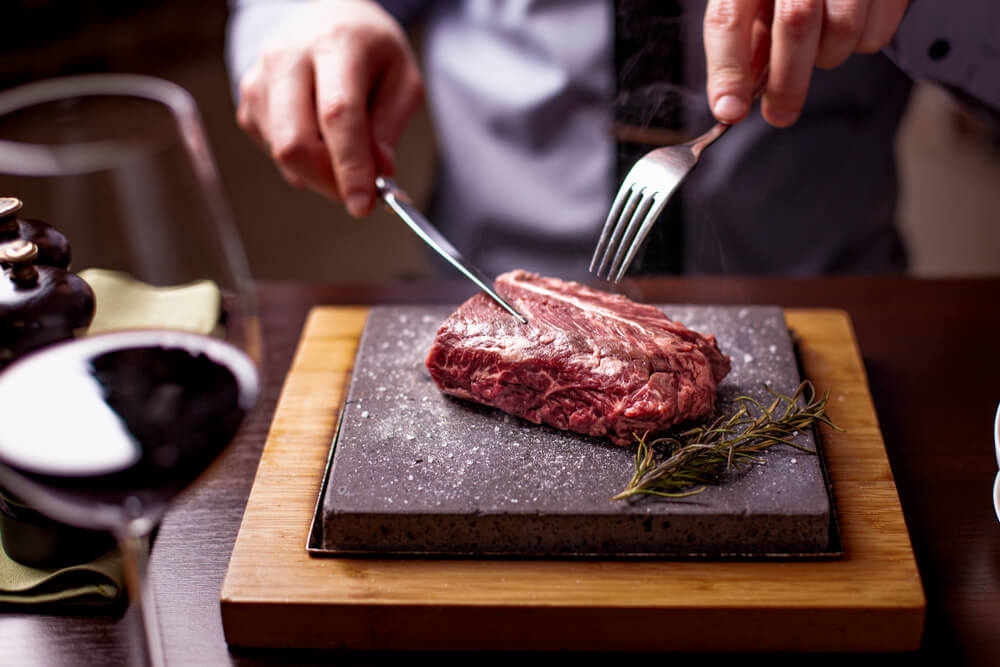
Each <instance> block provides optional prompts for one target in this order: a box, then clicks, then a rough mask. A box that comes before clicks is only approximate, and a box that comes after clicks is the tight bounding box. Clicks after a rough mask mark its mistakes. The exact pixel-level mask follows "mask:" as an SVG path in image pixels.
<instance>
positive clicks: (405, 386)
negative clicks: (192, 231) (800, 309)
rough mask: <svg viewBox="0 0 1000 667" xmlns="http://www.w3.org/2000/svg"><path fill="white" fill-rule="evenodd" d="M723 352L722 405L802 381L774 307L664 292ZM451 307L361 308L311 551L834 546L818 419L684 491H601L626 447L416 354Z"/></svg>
mask: <svg viewBox="0 0 1000 667" xmlns="http://www.w3.org/2000/svg"><path fill="white" fill-rule="evenodd" d="M660 307H661V308H662V309H663V311H664V312H665V313H666V314H667V315H668V316H669V317H671V318H672V319H674V320H677V321H680V322H682V323H684V324H685V325H686V326H688V327H689V328H692V329H695V330H697V331H701V332H705V333H714V334H715V335H716V338H717V339H718V342H719V346H720V348H721V349H722V351H723V352H724V353H726V354H728V355H730V356H731V357H732V361H733V364H732V371H731V373H730V374H729V375H728V376H727V377H726V378H725V379H724V380H723V382H722V383H721V385H720V387H719V399H718V403H717V407H718V409H719V410H720V411H721V412H722V413H725V414H731V413H732V412H733V411H734V410H735V407H736V404H735V402H734V399H735V397H737V396H740V395H747V396H752V397H755V398H757V399H758V400H760V401H761V402H763V403H766V404H769V403H770V402H771V400H772V399H773V397H772V396H771V395H770V394H769V393H768V391H767V387H768V386H770V387H771V388H773V389H774V390H776V391H778V392H781V393H783V394H786V395H790V394H792V393H793V392H794V391H795V390H796V388H797V387H798V386H799V383H800V381H801V377H800V372H799V366H798V363H797V360H796V356H795V349H794V346H793V342H792V337H791V335H790V333H789V331H788V329H787V327H786V325H785V321H784V317H783V314H782V311H781V309H780V308H778V307H772V306H753V307H744V306H689V305H664V306H660ZM452 310H453V308H450V307H434V306H379V307H375V308H373V309H372V310H371V311H370V314H369V316H368V321H367V324H366V326H365V330H364V333H363V334H362V337H361V341H360V344H359V348H358V353H357V357H356V360H355V366H354V372H353V375H352V379H351V383H350V387H349V389H348V395H347V399H346V401H345V404H344V408H343V412H342V414H341V418H340V425H339V428H338V433H337V435H336V437H335V439H334V443H333V447H332V448H331V456H330V461H329V463H328V466H327V470H326V475H325V478H324V483H323V485H322V489H321V492H320V497H319V499H318V501H317V505H316V513H315V516H314V519H313V526H312V531H311V535H310V539H309V545H308V546H309V551H310V553H313V554H315V555H348V554H349V555H359V554H371V555H382V556H384V555H392V554H398V555H438V556H440V555H447V556H477V557H481V556H522V557H551V556H558V557H571V556H572V557H576V556H592V557H606V556H615V557H634V556H654V557H691V556H695V557H704V556H708V557H774V556H779V557H780V556H794V557H817V556H818V557H834V556H837V555H838V554H839V548H840V547H839V539H838V537H837V533H836V521H835V520H834V517H833V512H832V507H833V504H832V502H831V497H830V489H829V485H828V483H827V480H826V475H825V472H824V467H823V463H822V457H821V453H820V452H819V451H818V447H817V442H816V439H815V436H814V433H813V432H812V430H810V431H808V432H802V433H799V434H798V435H797V436H796V438H795V440H796V442H797V444H800V445H802V446H805V447H808V448H809V449H812V450H816V451H817V453H816V454H808V453H803V452H801V451H798V450H796V449H794V448H791V447H785V446H779V447H773V448H771V449H769V450H767V451H766V452H765V453H764V455H763V459H764V462H763V463H760V464H754V465H752V466H749V467H746V466H745V467H743V468H742V469H740V470H738V471H733V472H731V473H730V474H728V476H727V478H726V479H725V480H724V481H723V482H722V483H720V484H717V485H711V486H709V487H707V488H706V489H705V490H704V491H703V492H702V493H700V494H698V495H696V496H692V497H689V498H685V499H680V500H665V499H662V498H654V497H639V498H636V499H632V500H627V501H616V502H612V501H610V498H611V496H613V495H615V494H616V493H618V492H619V491H621V490H622V489H624V488H625V486H626V484H627V483H628V481H629V479H630V477H631V475H632V470H633V465H634V462H633V455H634V451H635V448H634V447H619V446H616V445H614V444H611V443H610V442H609V441H606V440H603V439H597V438H590V437H586V436H581V435H577V434H574V433H567V432H563V431H558V430H556V429H553V428H550V427H547V426H539V425H535V424H532V423H530V422H527V421H524V420H521V419H518V418H515V417H512V416H509V415H506V414H504V413H503V412H500V411H499V410H495V409H492V408H488V407H485V406H481V405H478V404H474V403H470V402H467V401H462V400H459V399H455V398H452V397H449V396H445V395H443V394H441V393H440V392H439V391H438V389H437V388H436V386H435V385H434V383H433V382H432V381H431V379H430V375H429V374H428V372H427V370H426V368H425V366H424V359H425V357H426V354H427V352H428V350H429V349H430V346H431V342H432V340H433V337H434V334H435V333H436V331H437V329H438V327H439V326H440V324H441V323H442V322H443V321H444V320H445V318H446V317H447V316H448V315H449V314H450V313H451V312H452Z"/></svg>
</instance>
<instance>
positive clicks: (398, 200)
mask: <svg viewBox="0 0 1000 667" xmlns="http://www.w3.org/2000/svg"><path fill="white" fill-rule="evenodd" d="M375 189H376V190H377V191H378V194H379V196H380V197H381V198H382V201H383V202H385V205H386V206H388V207H389V208H390V209H391V210H392V212H393V213H395V214H396V215H397V216H399V218H400V219H401V220H402V221H403V222H405V223H406V224H407V226H409V228H410V229H412V230H413V231H414V233H416V235H417V236H419V237H420V238H421V240H422V241H423V242H424V243H426V244H427V245H429V246H430V247H431V248H433V249H434V252H436V253H437V254H439V255H441V256H442V257H444V258H445V259H446V260H448V262H449V263H450V264H451V265H452V266H454V267H455V268H456V269H458V270H459V271H460V272H461V273H462V275H464V276H465V277H466V278H468V279H469V280H471V281H472V282H473V283H475V284H476V286H477V287H479V289H481V290H483V291H484V292H486V294H487V295H489V297H490V298H491V299H493V300H494V301H496V302H497V303H498V304H499V305H500V306H501V307H502V308H503V309H504V310H506V311H507V312H508V313H510V314H511V315H513V316H514V317H516V318H517V319H518V321H520V322H521V324H527V323H528V320H527V319H526V318H525V317H524V315H522V314H521V313H519V312H517V311H516V310H514V307H513V306H511V305H510V304H509V303H507V302H506V301H504V299H503V297H501V296H500V295H499V294H497V293H496V292H495V291H494V290H493V288H492V287H491V286H490V282H491V281H490V279H489V278H487V277H486V276H485V275H483V273H482V272H481V271H480V270H479V269H477V268H476V267H474V266H473V265H472V264H470V263H469V262H468V260H466V259H465V258H464V257H462V253H460V252H459V251H458V250H456V249H455V246H453V245H452V244H451V243H449V242H448V239H446V238H445V237H444V236H442V235H441V232H439V231H438V230H437V228H436V227H434V225H432V224H431V223H430V222H429V221H428V220H427V218H425V217H424V216H423V214H421V213H420V211H418V210H417V207H416V206H414V205H413V201H412V200H411V199H410V197H409V195H407V194H406V192H405V191H404V190H402V189H401V188H400V187H399V186H397V185H396V184H395V183H394V182H393V181H392V179H389V178H386V177H385V176H378V177H376V178H375Z"/></svg>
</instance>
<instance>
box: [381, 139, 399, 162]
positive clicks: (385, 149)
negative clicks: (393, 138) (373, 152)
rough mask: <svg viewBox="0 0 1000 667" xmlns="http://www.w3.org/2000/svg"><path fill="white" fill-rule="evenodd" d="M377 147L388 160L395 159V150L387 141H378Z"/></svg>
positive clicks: (392, 160) (393, 160)
mask: <svg viewBox="0 0 1000 667" xmlns="http://www.w3.org/2000/svg"><path fill="white" fill-rule="evenodd" d="M378 149H379V151H381V153H382V157H383V158H385V159H386V160H387V161H388V162H395V161H396V151H394V150H392V146H390V145H389V142H388V141H380V142H378Z"/></svg>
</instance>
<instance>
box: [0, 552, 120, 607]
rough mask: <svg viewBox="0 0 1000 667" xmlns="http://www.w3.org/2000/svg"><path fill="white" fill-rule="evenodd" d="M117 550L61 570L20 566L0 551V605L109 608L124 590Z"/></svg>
mask: <svg viewBox="0 0 1000 667" xmlns="http://www.w3.org/2000/svg"><path fill="white" fill-rule="evenodd" d="M124 581H125V577H124V575H123V573H122V563H121V557H120V556H119V555H118V550H117V549H111V550H110V551H108V552H107V553H104V554H102V555H101V556H98V557H97V558H96V559H94V560H92V561H89V562H87V563H79V564H76V565H69V566H66V567H60V568H52V569H49V568H37V567H29V566H27V565H22V564H21V563H18V562H17V561H16V560H13V559H11V558H10V557H9V556H7V554H6V552H5V551H4V550H3V548H2V547H0V603H3V604H18V605H38V606H41V605H59V606H62V605H71V606H77V607H79V606H93V605H108V604H112V603H114V602H115V601H117V600H118V598H119V597H120V596H121V594H122V590H123V589H124Z"/></svg>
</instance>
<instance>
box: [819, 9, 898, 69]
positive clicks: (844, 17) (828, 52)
mask: <svg viewBox="0 0 1000 667" xmlns="http://www.w3.org/2000/svg"><path fill="white" fill-rule="evenodd" d="M880 2H884V0H875V2H874V4H875V5H878V4H879V3H880ZM872 4H873V3H872V2H871V1H870V0H826V2H825V3H824V10H823V28H822V31H821V33H820V39H819V48H818V49H817V52H816V67H820V68H823V69H831V68H833V67H836V66H838V65H840V64H841V63H843V62H844V61H845V60H847V58H848V57H849V56H850V55H851V54H852V53H854V49H855V47H857V45H858V41H859V40H860V39H861V35H862V33H863V32H864V30H865V24H866V22H867V19H868V13H869V11H870V8H871V6H872Z"/></svg>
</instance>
